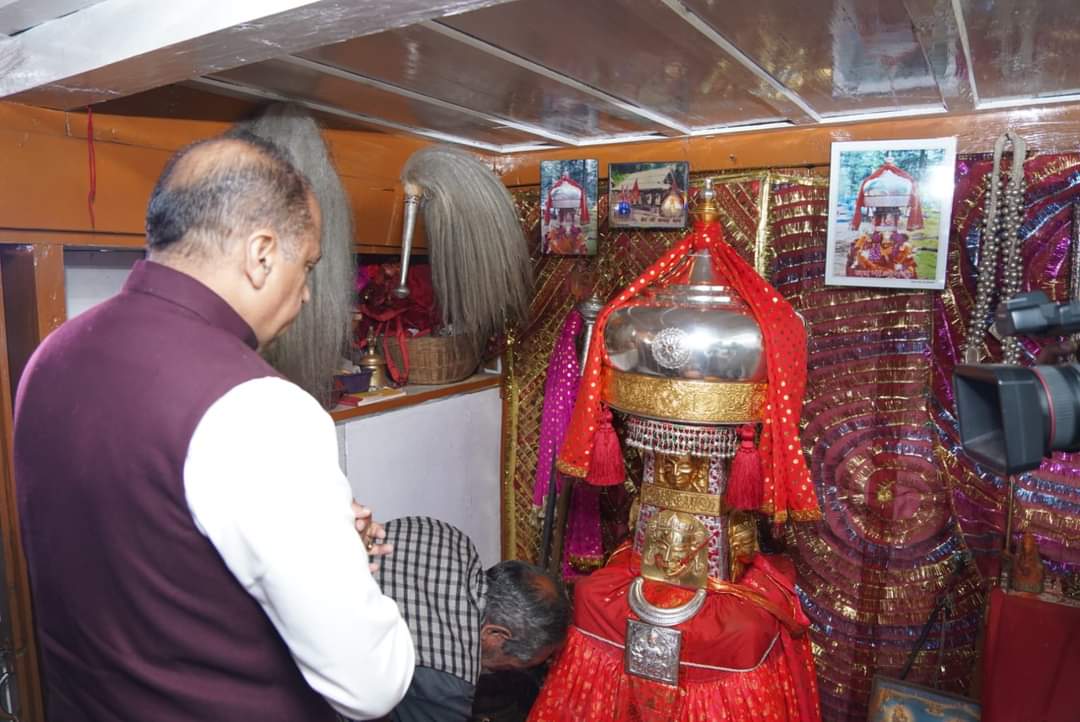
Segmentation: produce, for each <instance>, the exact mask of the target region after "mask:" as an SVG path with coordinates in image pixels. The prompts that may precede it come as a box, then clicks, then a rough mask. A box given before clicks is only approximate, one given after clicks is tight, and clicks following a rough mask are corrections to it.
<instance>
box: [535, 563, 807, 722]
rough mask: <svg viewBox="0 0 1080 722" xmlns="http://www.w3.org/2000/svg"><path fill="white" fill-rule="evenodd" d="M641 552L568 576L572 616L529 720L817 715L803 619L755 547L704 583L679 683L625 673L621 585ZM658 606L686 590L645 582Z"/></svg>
mask: <svg viewBox="0 0 1080 722" xmlns="http://www.w3.org/2000/svg"><path fill="white" fill-rule="evenodd" d="M639 569H640V559H639V558H638V557H637V556H636V555H634V554H633V553H631V552H629V551H627V552H623V553H617V554H616V555H614V556H613V557H612V559H611V561H609V562H608V565H607V566H605V567H604V568H603V569H600V570H598V571H596V572H594V573H593V574H592V575H591V576H590V577H588V578H585V579H582V580H580V581H578V582H577V584H576V588H575V594H574V623H573V626H572V627H571V628H570V633H569V635H568V637H567V640H566V645H565V646H564V647H563V649H562V651H561V652H560V653H559V656H558V658H557V659H556V661H555V664H554V665H553V667H552V669H551V671H550V673H549V674H548V676H547V680H546V682H545V684H544V688H543V689H542V690H541V692H540V696H539V697H538V698H537V700H536V703H535V704H534V705H533V708H532V712H531V714H530V715H529V720H530V722H570V721H571V720H573V721H574V722H581V721H584V720H596V721H597V722H604V721H608V720H610V721H611V722H616V721H620V722H621V721H623V720H635V721H640V722H672V721H673V722H820V719H821V715H820V711H819V708H818V693H817V681H816V676H815V673H814V661H813V657H812V656H811V652H810V642H809V640H808V638H807V636H806V634H805V633H803V632H804V630H805V625H806V618H805V616H804V615H803V614H802V610H801V609H800V607H799V603H798V599H797V597H796V596H795V590H794V584H793V579H794V571H793V569H792V567H791V565H790V562H788V561H787V560H786V559H782V558H778V557H766V556H763V555H760V554H758V555H756V556H755V557H754V559H753V560H752V562H751V564H750V566H749V567H748V569H747V571H746V572H745V573H744V574H743V576H742V577H741V578H740V579H739V583H738V584H728V585H720V586H721V587H722V589H721V590H718V591H712V590H710V591H709V593H708V596H707V598H706V601H705V604H704V606H703V607H702V608H701V610H700V611H699V612H698V613H697V614H696V615H694V617H693V618H692V619H690V620H688V621H686V622H684V623H682V624H680V625H678V626H677V627H676V629H678V630H679V631H680V632H681V633H682V651H681V654H680V665H679V684H678V686H673V685H668V684H663V683H661V682H655V681H652V680H648V679H644V678H642V677H638V676H636V675H631V674H628V673H627V672H626V670H625V668H624V664H623V649H624V640H625V634H626V620H627V619H636V618H637V617H636V616H635V615H633V613H632V612H631V611H630V607H629V603H628V602H627V594H628V592H629V589H630V584H631V583H632V582H633V581H634V579H635V578H636V577H637V576H638V572H639ZM644 595H645V598H646V599H647V600H648V601H649V602H650V603H651V604H654V605H656V606H658V607H672V606H677V605H680V604H683V603H685V602H686V601H688V600H689V598H690V597H691V596H692V592H689V591H688V590H685V589H680V588H677V587H672V586H670V585H666V584H657V583H653V582H646V583H645V586H644Z"/></svg>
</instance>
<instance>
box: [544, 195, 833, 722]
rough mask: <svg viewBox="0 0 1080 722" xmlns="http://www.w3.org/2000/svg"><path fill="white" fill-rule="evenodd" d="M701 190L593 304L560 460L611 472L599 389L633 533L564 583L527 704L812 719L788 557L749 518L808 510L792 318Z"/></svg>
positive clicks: (600, 478)
mask: <svg viewBox="0 0 1080 722" xmlns="http://www.w3.org/2000/svg"><path fill="white" fill-rule="evenodd" d="M701 196H702V198H703V200H701V201H700V202H699V209H698V216H699V220H698V222H697V223H696V225H695V227H694V231H693V233H692V234H691V235H690V236H689V237H687V238H686V239H684V240H683V241H682V242H680V243H679V244H678V245H676V246H675V247H674V248H673V249H672V250H671V251H670V252H668V253H667V254H665V255H664V256H663V257H662V258H661V259H659V260H658V261H657V262H656V263H655V264H654V265H653V266H652V267H650V268H649V269H647V270H646V271H645V273H644V274H642V276H640V277H639V278H638V279H637V280H635V281H634V282H633V283H631V284H630V286H629V287H627V288H626V289H624V290H623V291H622V292H621V293H620V294H619V295H618V297H617V298H616V299H615V300H614V301H612V302H611V303H609V304H608V305H607V306H606V307H605V308H604V310H603V311H602V312H601V313H600V316H599V317H598V319H597V322H596V327H595V330H594V333H593V336H592V341H591V343H590V346H589V353H588V356H587V359H586V363H585V370H584V374H583V376H582V379H581V384H580V387H579V392H578V397H577V402H576V404H575V407H574V411H573V415H572V418H571V421H570V425H569V428H568V429H567V432H566V441H565V442H564V444H563V446H562V449H561V452H560V454H559V460H558V468H559V469H560V471H562V472H563V473H565V474H570V475H573V476H576V477H580V478H581V479H584V480H585V481H584V482H578V483H589V484H595V485H603V484H613V483H621V482H622V478H621V474H617V473H610V472H611V471H613V470H614V471H620V470H621V469H622V458H621V451H620V450H619V442H618V439H617V437H616V436H615V432H614V430H613V429H612V427H611V424H610V422H609V418H610V411H609V410H608V409H609V407H610V408H611V409H614V410H616V411H619V412H621V413H622V415H623V418H624V421H625V432H626V433H625V439H626V443H628V444H630V445H631V446H634V447H636V448H638V449H640V450H641V452H642V456H643V459H644V465H643V466H644V470H643V475H642V477H643V478H642V483H641V488H640V494H639V497H638V500H637V502H636V503H635V506H636V508H637V512H636V519H633V520H632V521H631V523H632V525H633V528H634V534H633V538H632V539H631V540H630V541H629V542H628V543H627V544H625V545H624V546H623V547H621V548H620V549H618V550H616V552H615V553H614V554H613V555H612V556H611V558H610V560H609V561H608V563H607V565H606V566H605V567H603V568H601V569H599V570H597V571H595V572H593V573H592V575H591V576H589V577H586V578H582V579H580V580H579V581H578V582H577V583H576V588H575V595H574V604H575V607H574V626H573V627H572V628H571V631H570V635H569V637H568V640H567V644H566V647H565V648H564V649H563V651H562V652H561V654H560V656H559V658H558V660H557V662H556V663H555V665H554V667H553V669H552V670H551V672H550V673H549V675H548V678H547V681H546V684H545V686H544V689H543V690H542V691H541V693H540V696H539V698H538V700H537V702H536V704H535V705H534V707H533V710H532V713H531V717H530V719H531V720H534V721H535V722H541V721H544V722H547V721H550V720H567V721H569V720H585V719H587V720H611V721H612V722H614V721H615V720H627V719H636V720H657V721H659V720H665V721H667V720H676V721H689V720H699V719H707V720H732V721H734V720H739V721H740V722H744V721H745V722H757V721H758V720H761V721H762V722H764V720H774V719H784V720H797V721H799V722H816V721H817V720H819V719H820V713H819V710H818V701H817V688H816V681H815V676H814V670H813V659H812V657H811V654H810V645H809V641H808V639H807V637H806V634H805V632H806V628H807V626H808V622H807V619H806V617H805V616H804V615H803V613H802V610H801V608H800V606H799V602H798V599H797V597H796V596H795V593H794V572H793V568H792V565H791V564H790V562H788V561H787V560H785V559H783V558H778V557H769V556H766V555H764V554H761V553H759V552H758V545H757V536H756V520H757V518H758V517H759V515H762V514H765V515H768V517H770V518H771V521H773V522H774V523H784V522H786V521H787V520H789V519H793V520H796V521H809V520H812V519H817V518H820V512H819V511H818V507H817V500H816V497H815V496H814V493H813V490H812V486H811V484H810V479H809V472H808V469H807V466H806V462H805V460H804V459H803V457H802V451H801V446H800V443H799V436H798V416H799V412H800V410H801V406H802V395H803V390H804V387H805V380H806V335H805V330H804V328H803V325H802V322H801V321H800V319H799V317H798V316H797V315H796V314H795V312H794V310H793V309H792V308H791V306H790V305H788V303H787V302H786V301H785V300H784V299H783V298H782V297H781V296H780V295H779V293H777V291H776V290H775V289H774V288H773V287H772V286H770V285H769V284H768V283H767V282H766V281H765V280H764V279H762V278H761V277H760V276H758V275H757V274H756V273H755V272H754V271H753V269H751V268H750V267H749V266H748V265H747V264H746V263H745V262H744V261H743V260H742V259H741V258H740V257H739V256H738V254H737V253H735V251H733V250H732V249H731V248H730V247H728V246H727V245H726V244H725V243H724V242H723V241H722V240H721V231H720V226H719V223H718V222H717V218H718V209H717V207H716V204H715V192H714V191H713V190H712V188H711V185H710V184H707V186H706V189H705V190H704V191H703V192H702V194H701Z"/></svg>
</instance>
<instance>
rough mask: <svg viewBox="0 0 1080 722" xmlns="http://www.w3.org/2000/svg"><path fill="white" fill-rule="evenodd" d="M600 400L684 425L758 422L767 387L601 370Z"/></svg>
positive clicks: (626, 411) (759, 384)
mask: <svg viewBox="0 0 1080 722" xmlns="http://www.w3.org/2000/svg"><path fill="white" fill-rule="evenodd" d="M602 383H603V387H602V390H603V398H604V400H605V401H607V402H608V404H610V405H611V406H612V408H615V409H618V410H619V411H622V412H624V413H627V414H635V415H638V416H644V417H647V418H653V419H668V420H672V421H684V422H688V423H710V424H745V423H753V422H757V421H760V420H761V418H762V410H763V409H764V408H765V403H766V401H765V399H766V391H767V389H768V384H764V383H747V382H738V381H726V382H725V381H692V380H686V379H675V378H660V377H655V376H646V375H644V374H635V373H627V372H623V371H616V370H615V369H611V368H607V369H604V373H603V377H602Z"/></svg>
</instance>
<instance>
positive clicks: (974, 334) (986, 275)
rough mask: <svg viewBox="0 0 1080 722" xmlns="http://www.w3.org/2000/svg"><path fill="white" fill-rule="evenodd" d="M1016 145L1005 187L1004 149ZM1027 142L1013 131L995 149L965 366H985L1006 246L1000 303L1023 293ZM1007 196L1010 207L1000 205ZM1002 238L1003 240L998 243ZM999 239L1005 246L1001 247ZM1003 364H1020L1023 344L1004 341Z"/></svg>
mask: <svg viewBox="0 0 1080 722" xmlns="http://www.w3.org/2000/svg"><path fill="white" fill-rule="evenodd" d="M1010 142H1011V143H1012V150H1013V152H1012V167H1011V168H1010V169H1009V178H1008V181H1007V182H1006V181H1005V180H1004V179H1002V177H1001V157H1002V155H1004V153H1005V144H1006V143H1010ZM1026 156H1027V143H1025V142H1024V139H1023V138H1021V137H1020V136H1019V135H1017V134H1016V133H1014V132H1013V131H1011V130H1010V131H1008V132H1006V133H1005V135H1003V136H1001V137H1000V138H998V139H997V142H996V143H995V144H994V167H993V171H992V172H991V174H990V189H989V194H988V197H987V202H986V210H985V213H984V214H983V232H982V244H981V248H980V252H979V274H978V279H977V281H976V283H975V305H974V307H973V308H972V310H971V319H970V321H969V322H968V330H967V335H966V338H965V339H964V361H965V362H967V363H969V364H977V363H979V362H980V361H982V355H983V354H982V345H983V334H984V333H985V330H986V326H987V322H988V320H989V319H990V318H991V304H992V300H993V299H992V296H993V287H994V282H995V280H996V277H997V265H998V249H999V248H1000V247H1002V246H1003V249H1002V252H1003V253H1004V255H1005V259H1004V264H1005V273H1004V278H1003V284H1002V289H1001V300H1008V299H1010V298H1012V297H1013V296H1015V295H1016V294H1017V293H1019V292H1020V283H1021V280H1022V277H1023V268H1022V266H1023V261H1022V258H1021V255H1020V223H1021V220H1022V218H1023V201H1024V159H1025V157H1026ZM1002 196H1004V198H1005V203H1004V204H1002V203H1001V198H1002ZM999 236H1000V239H999ZM999 240H1000V242H999ZM1001 360H1002V362H1003V363H1006V364H1014V365H1015V364H1017V363H1019V361H1020V342H1019V341H1018V340H1017V339H1015V338H1012V337H1009V338H1005V339H1002V342H1001Z"/></svg>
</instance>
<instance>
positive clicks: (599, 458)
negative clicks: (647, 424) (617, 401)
mask: <svg viewBox="0 0 1080 722" xmlns="http://www.w3.org/2000/svg"><path fill="white" fill-rule="evenodd" d="M585 481H587V482H588V483H590V484H593V485H594V486H615V485H616V484H621V483H623V482H624V481H626V467H624V466H623V457H622V448H621V447H620V446H619V437H618V435H616V433H615V428H614V427H613V426H612V425H611V411H610V410H609V409H608V408H607V407H606V406H604V407H603V408H602V409H601V411H600V418H599V420H598V423H597V426H596V434H595V435H594V436H593V446H592V460H591V461H590V462H589V473H588V475H587V476H586V477H585Z"/></svg>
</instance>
